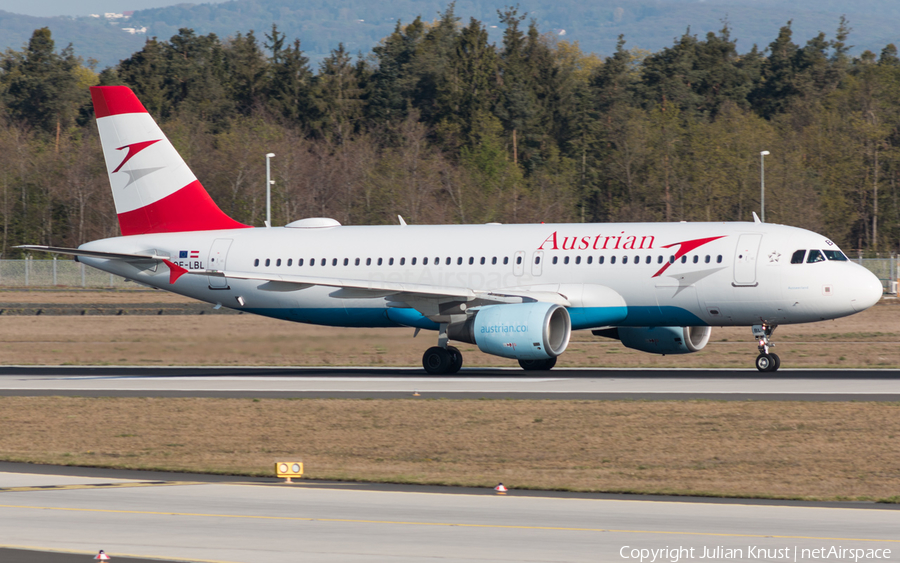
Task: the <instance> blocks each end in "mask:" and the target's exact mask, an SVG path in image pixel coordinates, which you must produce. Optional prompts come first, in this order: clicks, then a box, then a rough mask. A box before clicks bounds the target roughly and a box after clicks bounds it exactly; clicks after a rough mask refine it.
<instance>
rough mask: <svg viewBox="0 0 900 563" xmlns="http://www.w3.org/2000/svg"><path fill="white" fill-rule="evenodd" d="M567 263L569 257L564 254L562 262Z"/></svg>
mask: <svg viewBox="0 0 900 563" xmlns="http://www.w3.org/2000/svg"><path fill="white" fill-rule="evenodd" d="M568 263H569V257H568V256H566V257H565V258H563V264H568Z"/></svg>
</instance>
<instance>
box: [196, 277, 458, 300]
mask: <svg viewBox="0 0 900 563" xmlns="http://www.w3.org/2000/svg"><path fill="white" fill-rule="evenodd" d="M188 273H191V274H198V275H204V276H216V277H223V278H228V279H238V280H257V281H267V282H272V283H273V284H290V285H299V286H305V287H311V286H314V285H321V286H325V287H336V288H338V289H341V290H344V293H343V295H338V296H337V297H346V298H358V299H363V298H367V297H386V296H388V295H391V296H393V295H396V294H401V293H409V294H431V295H440V296H443V297H448V298H456V299H463V300H466V299H472V298H474V297H475V292H474V291H472V290H471V289H467V288H462V287H442V286H434V285H427V284H416V283H404V282H389V281H373V280H353V279H342V278H326V277H318V276H298V275H285V274H258V273H249V272H230V271H226V272H222V271H218V270H188ZM296 289H302V287H298V288H296Z"/></svg>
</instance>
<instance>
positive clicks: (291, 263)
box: [288, 258, 294, 266]
mask: <svg viewBox="0 0 900 563" xmlns="http://www.w3.org/2000/svg"><path fill="white" fill-rule="evenodd" d="M293 263H294V259H293V258H288V266H291V265H293Z"/></svg>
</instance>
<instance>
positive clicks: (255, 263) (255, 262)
mask: <svg viewBox="0 0 900 563" xmlns="http://www.w3.org/2000/svg"><path fill="white" fill-rule="evenodd" d="M253 265H254V266H259V258H257V259H256V260H254V261H253Z"/></svg>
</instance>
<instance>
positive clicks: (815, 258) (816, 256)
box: [806, 250, 825, 264]
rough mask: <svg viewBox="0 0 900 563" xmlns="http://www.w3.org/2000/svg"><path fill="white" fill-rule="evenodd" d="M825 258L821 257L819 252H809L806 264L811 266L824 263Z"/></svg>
mask: <svg viewBox="0 0 900 563" xmlns="http://www.w3.org/2000/svg"><path fill="white" fill-rule="evenodd" d="M824 261H825V257H824V256H822V251H821V250H810V251H809V256H807V257H806V263H807V264H812V263H813V262H824Z"/></svg>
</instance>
